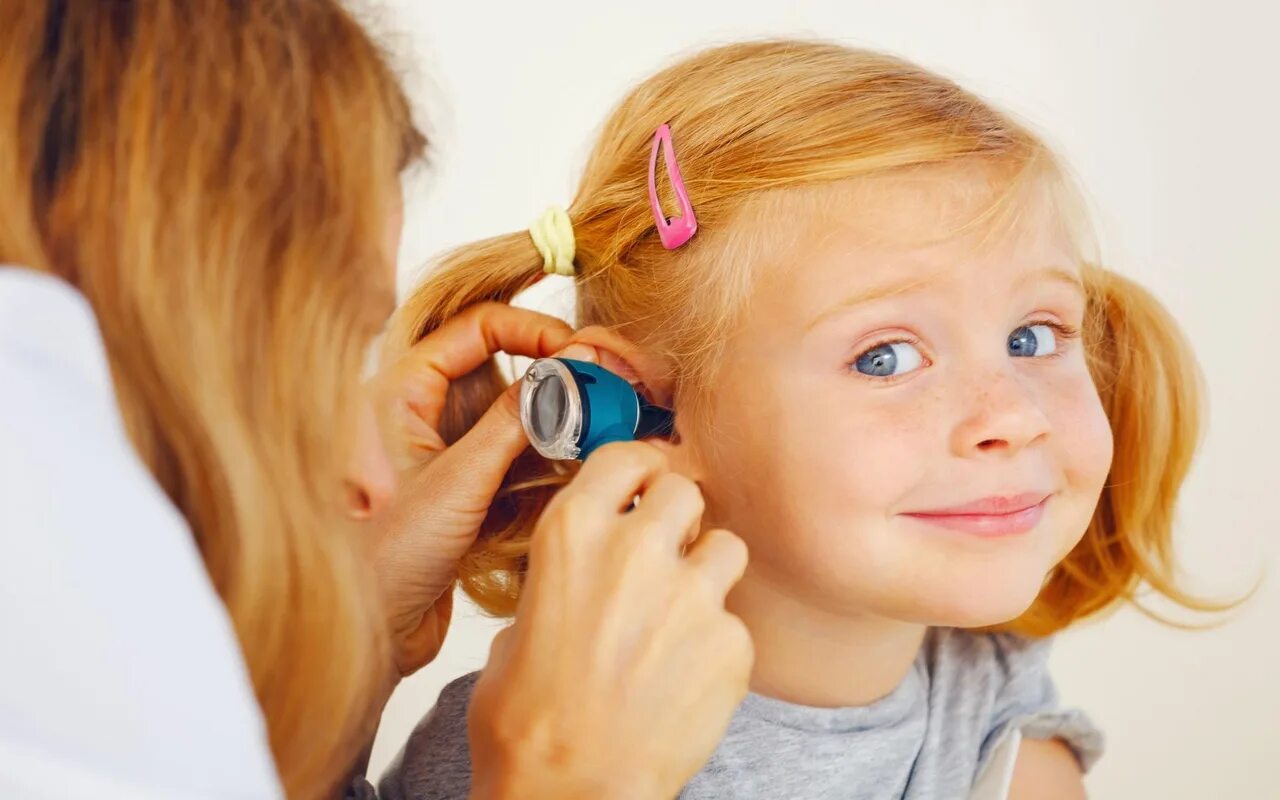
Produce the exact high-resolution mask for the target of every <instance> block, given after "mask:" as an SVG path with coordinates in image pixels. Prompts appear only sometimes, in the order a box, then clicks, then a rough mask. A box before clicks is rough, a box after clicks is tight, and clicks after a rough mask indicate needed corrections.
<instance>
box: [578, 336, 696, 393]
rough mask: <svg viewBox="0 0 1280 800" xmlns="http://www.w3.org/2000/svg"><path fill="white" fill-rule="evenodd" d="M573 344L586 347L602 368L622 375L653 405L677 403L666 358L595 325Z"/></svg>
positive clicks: (671, 373) (672, 372) (672, 371)
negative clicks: (597, 358) (590, 350)
mask: <svg viewBox="0 0 1280 800" xmlns="http://www.w3.org/2000/svg"><path fill="white" fill-rule="evenodd" d="M572 341H573V342H575V343H577V342H580V343H582V344H587V345H590V346H592V347H594V348H595V349H596V352H597V353H598V354H599V355H600V366H602V367H604V368H605V369H607V370H609V371H610V372H613V373H615V374H617V375H621V376H622V377H623V378H625V379H626V380H627V382H628V383H630V384H631V385H632V386H635V387H636V388H637V389H639V390H640V391H641V394H643V395H644V397H645V399H647V400H648V401H649V402H650V403H653V404H654V405H657V406H661V407H663V408H671V407H672V403H673V402H674V391H673V389H674V386H673V380H672V375H673V374H674V370H673V369H672V368H671V365H669V364H667V363H665V361H664V359H663V358H662V357H660V356H657V355H655V354H653V353H650V352H648V351H646V350H644V349H642V348H640V347H639V346H637V345H636V344H635V343H633V342H631V341H630V340H628V339H627V338H626V337H624V336H623V335H622V334H620V333H617V332H616V331H612V330H609V329H608V328H604V327H600V326H592V327H589V328H583V329H582V330H580V331H578V332H577V333H576V334H574V336H573V339H572Z"/></svg>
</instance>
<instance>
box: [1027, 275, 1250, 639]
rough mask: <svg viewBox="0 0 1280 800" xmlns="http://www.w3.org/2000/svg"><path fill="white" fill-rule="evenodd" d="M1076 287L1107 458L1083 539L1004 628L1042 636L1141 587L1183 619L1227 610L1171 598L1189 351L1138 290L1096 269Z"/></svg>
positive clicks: (1195, 436)
mask: <svg viewBox="0 0 1280 800" xmlns="http://www.w3.org/2000/svg"><path fill="white" fill-rule="evenodd" d="M1085 282H1086V286H1087V290H1088V293H1089V308H1088V317H1087V319H1086V323H1085V336H1086V347H1087V349H1088V353H1089V359H1090V365H1089V366H1090V371H1091V372H1092V374H1093V379H1094V382H1095V384H1096V385H1097V388H1098V395H1099V397H1100V398H1101V400H1102V405H1103V408H1104V409H1105V411H1106V415H1107V419H1108V420H1110V423H1111V432H1112V436H1113V438H1114V441H1115V455H1114V458H1113V460H1112V465H1111V472H1110V475H1109V476H1108V479H1107V485H1106V487H1105V488H1104V489H1103V491H1102V496H1101V497H1100V499H1099V501H1098V507H1097V509H1096V511H1095V512H1094V516H1093V519H1092V521H1091V522H1090V524H1089V528H1088V530H1087V531H1086V533H1085V535H1084V537H1083V538H1082V539H1081V541H1080V542H1079V544H1077V545H1076V547H1075V548H1074V549H1073V550H1072V551H1071V553H1070V554H1069V555H1068V556H1067V557H1066V558H1065V559H1064V560H1063V561H1062V562H1061V563H1060V564H1058V566H1057V567H1055V568H1054V570H1053V571H1052V572H1051V573H1050V574H1049V577H1048V579H1047V581H1046V583H1045V586H1044V588H1043V589H1042V591H1041V592H1040V596H1039V597H1038V598H1037V599H1036V602H1035V603H1034V604H1033V605H1032V607H1031V608H1030V609H1029V610H1028V611H1027V612H1026V613H1025V614H1024V615H1023V616H1021V617H1020V618H1018V619H1017V620H1015V621H1014V622H1013V623H1012V624H1011V626H1010V627H1012V628H1013V629H1014V630H1016V631H1018V632H1020V633H1024V634H1028V635H1036V636H1045V635H1049V634H1051V633H1054V632H1056V631H1058V630H1061V629H1062V628H1065V627H1066V626H1067V625H1069V624H1071V623H1072V622H1074V621H1075V620H1078V619H1081V618H1083V617H1087V616H1090V615H1092V614H1095V613H1098V612H1101V611H1103V610H1105V609H1107V608H1109V607H1111V606H1112V605H1113V604H1114V603H1115V602H1116V601H1117V600H1120V599H1126V600H1129V601H1131V602H1136V599H1135V596H1134V594H1135V591H1136V590H1137V588H1138V587H1139V586H1140V585H1142V584H1146V585H1147V586H1150V587H1151V588H1153V589H1154V590H1155V591H1156V592H1158V593H1159V594H1161V595H1163V596H1165V597H1167V598H1169V599H1171V600H1173V601H1175V602H1177V603H1179V604H1180V605H1182V606H1185V607H1187V608H1190V609H1194V610H1198V611H1215V610H1222V609H1223V608H1226V607H1229V605H1223V604H1219V603H1214V602H1211V601H1206V600H1202V599H1197V598H1195V597H1192V596H1191V595H1190V594H1188V593H1186V592H1185V591H1184V590H1182V589H1181V588H1179V586H1178V581H1177V577H1178V576H1177V568H1176V565H1175V562H1174V553H1173V523H1174V511H1175V501H1176V499H1177V495H1178V491H1179V489H1180V488H1181V486H1182V482H1183V480H1184V479H1185V478H1186V476H1187V472H1188V470H1189V469H1190V467H1191V462H1192V457H1193V456H1194V454H1195V450H1196V447H1197V445H1198V444H1199V441H1200V438H1201V422H1202V409H1203V406H1204V390H1203V381H1202V376H1201V373H1200V368H1199V366H1198V365H1197V363H1196V361H1195V357H1194V355H1193V354H1192V351H1191V347H1190V345H1189V344H1188V343H1187V341H1186V339H1185V338H1184V337H1183V335H1182V333H1181V331H1180V330H1179V328H1178V326H1177V323H1176V322H1175V321H1174V319H1173V317H1172V316H1171V315H1170V314H1169V312H1168V311H1166V310H1165V309H1164V307H1163V306H1161V305H1160V302H1159V301H1158V300H1156V299H1155V297H1153V296H1152V295H1151V294H1150V293H1149V292H1148V291H1147V290H1146V289H1144V288H1142V287H1141V286H1139V285H1138V284H1137V283H1134V282H1133V281H1131V280H1129V279H1127V278H1125V277H1122V276H1120V275H1118V274H1116V273H1114V272H1111V271H1109V270H1106V269H1103V268H1100V267H1095V266H1090V267H1088V268H1087V269H1086V272H1085ZM1139 607H1141V606H1140V605H1139ZM1144 610H1145V609H1144ZM1148 613H1153V612H1150V611H1148Z"/></svg>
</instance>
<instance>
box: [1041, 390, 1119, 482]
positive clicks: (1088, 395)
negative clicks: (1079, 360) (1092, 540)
mask: <svg viewBox="0 0 1280 800" xmlns="http://www.w3.org/2000/svg"><path fill="white" fill-rule="evenodd" d="M1044 408H1045V411H1046V415H1047V416H1048V418H1049V422H1050V424H1051V426H1052V430H1053V431H1054V432H1055V433H1056V434H1057V436H1056V439H1057V448H1056V452H1057V453H1058V457H1059V459H1060V461H1061V467H1062V469H1063V472H1064V474H1065V476H1066V479H1067V483H1068V486H1069V487H1070V488H1072V489H1074V490H1076V491H1078V492H1081V493H1083V494H1092V495H1093V502H1096V501H1097V495H1098V494H1099V493H1100V492H1101V491H1102V485H1103V483H1104V482H1105V481H1106V477H1107V473H1108V472H1109V471H1110V469H1111V456H1112V448H1113V442H1112V437H1111V425H1110V423H1109V422H1108V420H1107V416H1106V413H1105V412H1104V411H1103V409H1102V401H1101V399H1100V398H1099V397H1098V391H1097V389H1096V388H1095V387H1094V385H1093V381H1092V380H1091V379H1090V377H1089V374H1088V372H1087V371H1086V370H1085V369H1084V368H1083V365H1081V368H1080V369H1079V370H1078V371H1073V372H1072V373H1071V374H1070V375H1064V376H1062V377H1061V378H1060V379H1059V380H1057V381H1055V382H1054V384H1053V385H1052V386H1051V387H1050V391H1048V392H1047V393H1046V398H1045V401H1044Z"/></svg>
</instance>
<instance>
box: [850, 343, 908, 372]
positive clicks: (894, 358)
mask: <svg viewBox="0 0 1280 800" xmlns="http://www.w3.org/2000/svg"><path fill="white" fill-rule="evenodd" d="M923 363H924V356H922V355H920V351H919V350H917V349H916V347H915V345H913V344H908V343H907V342H892V343H890V344H882V345H880V346H879V347H873V348H871V349H870V350H868V351H867V352H865V353H863V354H862V355H860V356H858V360H857V361H854V362H853V367H854V369H856V370H858V372H861V373H862V374H863V375H868V376H870V377H872V378H889V377H893V376H894V375H905V374H907V373H908V372H912V371H914V370H917V369H919V368H920V365H921V364H923Z"/></svg>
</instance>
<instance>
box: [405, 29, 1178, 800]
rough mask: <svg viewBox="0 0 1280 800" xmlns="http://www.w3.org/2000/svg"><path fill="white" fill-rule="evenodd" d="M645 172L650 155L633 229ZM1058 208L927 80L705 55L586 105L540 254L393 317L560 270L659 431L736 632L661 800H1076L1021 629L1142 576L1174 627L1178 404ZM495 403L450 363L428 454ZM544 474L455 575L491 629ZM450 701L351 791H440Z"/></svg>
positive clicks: (1142, 330) (1033, 642)
mask: <svg viewBox="0 0 1280 800" xmlns="http://www.w3.org/2000/svg"><path fill="white" fill-rule="evenodd" d="M664 125H665V126H668V127H667V128H666V129H665V130H666V131H669V134H670V140H671V143H672V145H673V146H672V147H671V148H670V149H667V148H666V146H665V141H658V142H655V130H660V127H661V126H664ZM659 138H660V139H661V138H664V137H659ZM651 159H653V160H654V161H656V163H657V168H656V170H655V171H656V173H657V175H658V176H660V178H661V176H663V175H664V174H666V173H667V170H668V169H670V168H674V169H673V170H672V172H671V173H670V178H671V182H670V183H668V182H667V181H664V180H661V179H659V182H658V183H659V190H660V191H659V198H658V200H659V204H660V207H661V210H655V209H654V208H653V206H652V205H651V202H650V197H649V181H650V180H651V177H650V176H651V172H650V169H651ZM663 162H665V167H664V164H663ZM681 184H682V185H683V189H684V190H686V191H687V201H688V202H687V203H685V202H683V201H682V198H681V196H680V195H681V192H680V191H678V190H679V189H680V188H681ZM1080 206H1081V204H1080V203H1079V201H1078V199H1077V197H1076V195H1075V194H1074V193H1073V192H1072V190H1071V187H1070V184H1069V180H1068V178H1067V176H1066V174H1065V172H1064V168H1063V166H1062V165H1061V163H1060V162H1059V160H1058V159H1057V158H1056V157H1055V156H1054V154H1053V153H1051V152H1050V151H1049V149H1048V148H1047V147H1046V146H1045V144H1044V143H1043V142H1042V141H1040V139H1038V138H1037V137H1036V136H1035V135H1033V134H1032V133H1030V132H1029V131H1027V130H1026V129H1025V128H1024V127H1022V126H1021V125H1019V124H1018V123H1016V122H1014V121H1013V120H1011V119H1010V118H1009V117H1008V116H1005V115H1004V114H1001V113H1000V112H998V111H996V110H994V109H993V108H991V107H990V106H989V105H988V104H986V103H985V102H983V101H982V100H980V99H979V98H977V97H975V96H974V95H972V94H970V93H969V92H967V91H965V90H964V89H962V88H960V87H958V86H956V85H955V84H954V83H952V82H950V81H948V80H946V79H944V78H942V77H940V76H938V75H935V74H932V73H930V72H928V71H925V70H923V69H921V68H919V67H917V66H914V65H912V64H910V63H908V62H905V61H902V60H900V59H897V58H894V57H890V56H886V55H881V54H878V53H874V52H869V51H865V50H856V49H850V48H846V47H841V46H838V45H834V44H822V43H810V42H799V41H774V42H760V43H749V44H738V45H733V46H729V47H723V48H718V49H713V50H709V51H706V52H703V53H701V54H699V55H697V56H694V57H693V58H690V59H688V60H687V61H684V62H683V63H680V64H677V65H676V66H673V67H671V68H669V69H667V70H665V71H663V72H661V73H659V74H658V75H656V76H654V77H653V78H651V79H649V80H648V81H646V82H645V83H643V84H642V85H640V86H639V87H638V88H637V89H635V90H634V91H633V92H631V94H630V95H629V96H628V97H627V98H626V99H625V100H624V101H623V102H622V104H621V106H620V107H619V108H618V109H617V110H616V111H615V112H614V114H613V115H612V117H610V119H609V120H608V122H607V123H606V125H605V127H604V130H603V133H602V134H601V137H600V141H599V142H598V144H597V145H596V147H595V150H594V152H593V154H592V156H591V159H590V161H589V163H588V165H587V169H586V174H585V176H584V177H583V180H582V182H581V185H580V186H579V189H578V194H577V197H576V199H575V200H574V202H573V204H572V206H571V207H570V208H569V209H568V218H569V223H570V224H571V226H572V242H573V243H574V244H575V245H576V246H575V247H574V248H570V247H569V245H568V243H567V242H568V239H567V237H566V236H564V235H563V233H564V231H563V229H562V235H561V236H560V237H559V239H558V240H557V241H558V245H557V244H556V242H552V246H550V247H549V246H548V245H547V241H546V239H547V237H546V236H545V235H544V234H545V233H546V231H545V230H542V229H539V230H538V235H537V236H535V237H530V235H529V234H527V233H516V234H510V235H506V236H501V237H498V238H494V239H490V240H487V241H484V242H480V243H477V244H473V245H470V246H467V247H464V248H462V249H460V250H458V251H456V252H454V253H453V254H451V255H450V256H448V257H447V258H446V259H445V260H444V263H443V264H442V265H441V267H440V269H439V270H438V271H436V272H435V273H434V274H433V275H432V276H431V277H430V278H429V279H428V280H427V281H426V283H425V284H424V285H423V286H422V287H421V288H420V289H419V290H418V291H417V293H416V294H415V296H414V297H413V298H412V299H411V300H410V302H409V304H408V306H407V307H406V308H405V309H404V310H403V312H402V314H401V317H400V325H401V336H400V339H401V340H402V341H403V342H405V343H408V342H411V341H413V340H415V339H416V338H418V337H420V336H422V335H424V334H425V333H427V332H429V331H431V330H433V329H434V328H435V327H437V326H438V325H439V324H440V323H441V322H442V321H444V320H446V319H448V318H449V317H451V316H452V315H454V314H456V313H457V312H458V311H459V310H460V309H461V308H463V307H465V306H466V305H468V304H471V303H474V302H478V301H484V300H498V301H504V302H505V301H509V300H510V299H511V298H512V297H513V296H514V295H515V294H516V293H518V292H519V291H521V290H522V289H524V288H526V287H528V286H529V285H530V284H531V283H533V282H534V281H536V280H537V279H538V278H539V277H540V276H541V275H542V273H543V271H544V267H547V268H559V269H560V271H563V272H569V271H570V268H571V270H572V272H573V273H574V274H576V285H577V290H578V298H579V301H578V313H579V320H578V321H579V323H581V324H584V325H589V326H599V327H597V328H593V329H590V330H587V331H584V332H583V333H582V334H581V336H582V338H583V339H584V340H585V341H587V342H589V343H591V344H593V345H596V346H597V347H598V348H599V349H601V350H604V351H606V352H609V353H612V354H614V355H615V356H616V357H617V359H618V362H617V363H618V365H619V368H620V369H622V370H623V371H624V372H626V373H628V374H629V376H630V377H632V378H634V379H635V380H636V381H637V383H640V384H643V391H645V392H646V393H648V394H649V395H650V397H651V399H653V400H654V401H655V402H658V403H662V404H667V405H669V406H670V407H672V408H674V409H675V412H676V420H677V434H676V436H675V437H673V439H672V440H671V442H670V443H669V444H668V445H666V449H667V450H668V452H669V453H670V456H671V458H672V460H673V463H675V464H676V465H677V466H678V468H679V470H680V471H681V472H683V473H684V474H686V475H688V476H690V477H692V478H694V479H695V480H697V481H698V482H699V483H700V484H701V486H702V488H703V491H704V494H705V498H706V509H705V514H704V521H703V525H704V528H711V527H722V528H727V529H729V530H732V531H734V532H735V533H737V534H738V535H740V536H741V537H742V538H743V539H744V540H745V541H746V542H747V544H748V546H749V548H750V551H751V563H750V566H749V568H748V571H747V574H746V576H745V577H744V578H743V580H742V582H741V583H740V584H739V585H738V587H737V588H736V589H735V590H734V592H733V593H732V594H731V595H730V601H729V607H730V609H731V610H732V611H733V612H734V613H735V614H737V615H738V616H739V617H741V619H742V620H743V621H744V622H745V623H746V625H747V627H748V628H749V629H750V632H751V634H752V637H753V639H754V641H755V646H756V666H755V670H754V672H753V675H752V690H753V691H752V694H751V695H750V696H749V697H748V698H747V700H746V701H745V702H744V703H743V705H742V706H741V708H740V709H739V711H738V713H737V715H736V717H735V718H734V720H733V722H732V724H731V726H730V728H729V730H728V732H727V734H726V736H725V738H724V740H723V742H722V744H721V746H720V748H719V750H718V751H717V753H716V754H715V756H714V757H713V758H712V760H711V761H710V762H709V763H708V764H707V765H706V767H705V768H704V769H703V771H702V772H701V773H699V774H698V775H696V776H695V777H694V778H693V779H692V781H691V782H689V784H688V785H687V786H686V788H685V790H684V792H683V794H682V795H681V796H682V797H686V798H714V797H760V798H789V797H844V798H848V797H859V798H861V797H907V798H926V797H928V798H934V797H948V798H952V797H964V796H966V795H968V794H970V793H971V792H972V793H974V794H977V793H984V796H995V797H999V796H1006V795H1008V796H1024V797H1025V796H1034V797H1054V796H1063V797H1077V796H1080V795H1082V794H1083V788H1082V784H1081V772H1082V771H1083V770H1087V769H1088V768H1089V766H1090V765H1091V764H1092V763H1093V761H1094V760H1095V759H1096V758H1097V757H1098V756H1099V754H1100V753H1101V750H1102V745H1101V736H1100V734H1099V733H1098V731H1096V730H1095V729H1094V727H1093V726H1092V725H1091V724H1090V722H1089V721H1088V720H1087V719H1086V718H1085V717H1084V716H1083V715H1081V714H1079V713H1078V712H1071V711H1064V710H1060V709H1059V708H1058V707H1057V705H1056V699H1055V692H1054V688H1053V683H1052V681H1051V679H1050V677H1049V675H1048V673H1047V670H1046V665H1045V658H1046V650H1047V637H1049V636H1050V635H1051V634H1053V633H1056V632H1057V631H1060V630H1062V629H1064V628H1065V627H1067V626H1068V625H1071V624H1073V623H1075V622H1077V621H1079V620H1081V619H1084V618H1086V617H1090V616H1093V615H1096V614H1098V613H1099V612H1102V611H1103V610H1105V609H1107V608H1110V607H1112V606H1113V605H1114V604H1116V603H1117V602H1118V601H1122V600H1129V599H1132V597H1133V593H1134V590H1135V588H1136V587H1137V586H1138V585H1139V584H1140V583H1144V582H1145V583H1146V584H1149V585H1150V586H1152V587H1154V588H1155V589H1156V590H1158V591H1160V592H1161V593H1163V594H1165V595H1167V596H1170V597H1172V598H1174V599H1175V600H1178V601H1180V602H1183V603H1186V604H1189V605H1194V603H1193V601H1192V600H1191V599H1190V598H1188V597H1187V596H1186V595H1184V594H1183V593H1182V592H1180V591H1179V590H1178V588H1177V587H1176V585H1175V584H1174V581H1173V579H1172V575H1173V573H1174V566H1173V564H1172V559H1171V555H1170V547H1171V545H1170V540H1171V523H1172V516H1173V507H1174V500H1175V496H1176V494H1177V491H1178V487H1179V485H1180V484H1181V482H1182V480H1183V477H1184V476H1185V474H1186V472H1187V468H1188V465H1189V462H1190V459H1191V455H1192V451H1193V447H1194V444H1195V442H1196V439H1197V434H1198V430H1199V407H1200V401H1199V384H1198V372H1197V369H1196V366H1195V364H1194V362H1193V359H1192V357H1191V354H1190V352H1189V351H1188V349H1187V346H1186V344H1185V343H1184V342H1183V340H1182V338H1181V336H1180V334H1179V333H1178V331H1177V328H1176V326H1175V324H1174V322H1173V320H1172V319H1170V318H1169V316H1168V315H1167V314H1166V313H1165V312H1164V310H1163V309H1161V307H1160V306H1159V305H1158V304H1157V303H1156V301H1155V300H1154V299H1153V298H1152V297H1151V296H1150V295H1149V294H1148V293H1147V292H1145V291H1144V290H1142V289H1141V288H1139V287H1138V286H1136V285H1135V284H1133V283H1131V282H1130V281H1128V280H1126V279H1124V278H1122V277H1120V276H1119V275H1117V274H1115V273H1112V272H1109V271H1107V270H1106V269H1104V268H1102V267H1100V266H1097V265H1096V264H1095V263H1094V262H1095V261H1096V259H1093V258H1091V257H1090V254H1089V249H1090V247H1089V245H1088V242H1089V234H1088V231H1087V226H1086V225H1085V223H1084V221H1083V220H1084V215H1083V213H1082V211H1081V207H1080ZM694 219H696V223H697V227H696V233H693V235H692V237H691V238H688V230H689V228H692V226H691V225H688V223H691V222H692V221H693V220H694ZM681 226H685V235H684V236H680V235H678V234H679V233H680V228H681ZM660 228H661V229H663V230H659V229H660ZM667 228H671V229H672V230H667ZM535 238H536V239H537V240H538V242H539V244H538V245H535V241H534V240H535ZM552 238H555V237H552ZM686 238H687V241H682V239H686ZM539 248H541V249H539ZM571 250H572V251H574V252H573V253H572V254H570V251H571ZM503 388H504V387H503V383H502V380H501V378H500V377H499V375H498V373H497V371H496V369H491V370H486V371H483V372H481V373H477V374H474V375H472V376H471V377H470V379H469V383H468V385H466V386H462V387H460V390H459V391H458V392H456V393H455V394H454V395H453V403H452V408H451V412H452V415H453V417H452V419H453V425H452V428H451V429H450V431H449V432H448V435H450V436H455V437H456V436H457V435H460V434H461V433H462V432H463V431H465V430H466V429H467V427H468V426H469V425H470V424H471V423H472V422H473V421H474V420H475V418H476V415H477V414H478V413H479V412H480V411H481V410H482V409H484V408H485V407H487V405H488V403H489V402H490V401H491V400H492V399H493V398H494V397H495V396H496V395H497V393H498V392H500V391H502V389H503ZM562 472H563V467H560V466H558V465H553V464H550V463H548V462H545V461H542V460H541V459H539V458H538V457H537V456H536V455H535V454H532V453H530V454H527V455H526V457H525V458H524V459H523V460H522V461H521V462H518V463H517V465H516V467H515V468H514V469H513V470H512V472H511V473H510V474H509V476H508V484H507V489H506V494H505V498H504V500H503V502H502V503H500V504H498V505H496V506H495V507H494V509H493V511H492V513H491V515H490V517H489V519H488V521H487V522H486V526H485V528H484V533H483V534H482V538H481V539H480V541H479V542H478V543H477V545H476V548H475V550H474V552H473V553H472V554H471V556H470V558H469V560H467V561H466V562H465V563H464V570H463V573H462V574H461V576H460V577H461V582H462V585H463V588H464V589H465V590H466V591H467V592H468V594H470V595H471V596H472V597H473V598H474V599H475V600H476V601H477V602H478V603H479V604H480V605H481V606H482V607H484V608H485V609H487V610H489V611H491V612H494V613H498V614H509V613H511V612H512V611H513V610H514V607H515V604H516V602H517V600H518V598H519V596H520V589H521V581H522V575H523V573H524V570H525V568H526V564H527V561H526V558H527V552H528V544H529V543H528V538H529V535H530V531H531V528H532V525H533V523H534V521H535V520H536V519H537V517H538V514H539V511H540V509H541V508H542V507H543V505H544V504H545V502H546V501H547V499H548V497H550V496H551V495H552V494H553V493H554V491H555V488H556V486H557V485H558V484H559V483H562V482H563V480H564V476H563V475H562V474H561V473H562ZM473 684H474V676H468V677H464V678H462V679H461V680H459V681H456V682H455V683H453V684H452V685H451V686H450V687H448V688H446V689H445V691H444V692H443V694H442V695H441V698H440V702H439V704H438V706H437V707H436V709H435V710H434V711H433V712H432V713H431V714H430V715H428V717H427V718H426V719H425V720H424V722H423V723H422V725H421V726H420V727H419V728H418V730H417V732H416V733H415V734H414V737H413V739H412V740H411V741H410V743H409V745H408V746H407V748H406V750H405V752H404V753H403V754H402V756H401V759H400V760H399V761H398V762H397V764H396V765H395V766H394V767H393V769H392V771H391V773H390V774H389V775H388V776H387V778H386V780H385V781H384V785H383V791H384V792H385V793H386V795H387V796H389V797H392V798H400V797H406V798H462V797H465V796H466V795H467V792H468V784H469V768H468V756H467V738H466V707H467V701H468V697H469V694H470V690H471V687H472V685H473ZM671 712H672V713H673V714H679V713H680V710H679V709H672V710H671ZM1055 793H1056V794H1055Z"/></svg>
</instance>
